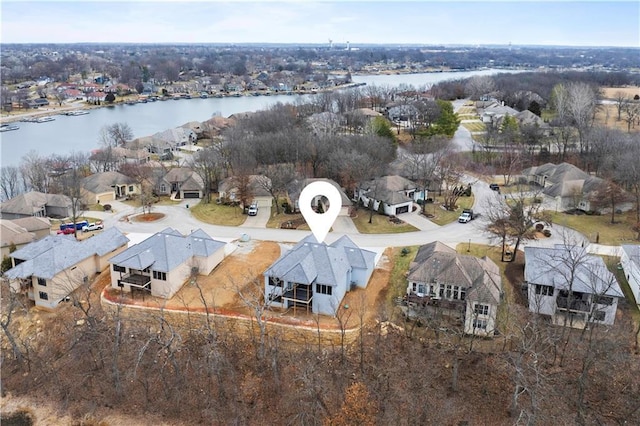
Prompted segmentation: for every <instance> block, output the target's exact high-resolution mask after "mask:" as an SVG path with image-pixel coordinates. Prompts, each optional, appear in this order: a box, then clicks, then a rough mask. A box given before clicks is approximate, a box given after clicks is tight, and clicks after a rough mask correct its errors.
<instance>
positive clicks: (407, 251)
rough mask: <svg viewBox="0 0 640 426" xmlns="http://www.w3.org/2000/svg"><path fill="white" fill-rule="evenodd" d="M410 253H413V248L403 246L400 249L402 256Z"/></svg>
mask: <svg viewBox="0 0 640 426" xmlns="http://www.w3.org/2000/svg"><path fill="white" fill-rule="evenodd" d="M409 253H411V250H410V249H409V248H408V247H403V248H402V250H400V256H402V257H404V256H406V255H408V254H409Z"/></svg>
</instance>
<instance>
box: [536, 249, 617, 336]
mask: <svg viewBox="0 0 640 426" xmlns="http://www.w3.org/2000/svg"><path fill="white" fill-rule="evenodd" d="M524 262H525V266H524V282H525V284H526V285H527V290H528V299H529V311H531V312H534V313H537V314H543V315H549V316H550V317H551V319H552V321H553V323H554V324H558V325H565V324H566V325H570V326H571V327H577V328H584V327H586V326H587V325H588V324H589V323H599V324H607V325H611V324H613V322H614V321H615V317H616V308H617V306H618V298H621V297H624V296H623V294H622V291H621V290H620V286H619V285H618V281H616V278H615V276H614V275H613V274H612V273H611V272H609V269H608V268H607V265H605V263H604V261H603V260H602V258H601V257H599V256H595V255H590V254H587V253H586V251H585V249H584V248H583V247H566V246H563V245H561V244H559V245H556V246H555V247H525V249H524Z"/></svg>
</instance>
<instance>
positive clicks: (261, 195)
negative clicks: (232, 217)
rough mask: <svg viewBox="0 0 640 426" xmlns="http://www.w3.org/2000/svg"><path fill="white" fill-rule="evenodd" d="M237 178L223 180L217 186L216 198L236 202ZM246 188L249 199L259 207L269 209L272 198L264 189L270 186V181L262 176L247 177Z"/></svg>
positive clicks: (237, 191)
mask: <svg viewBox="0 0 640 426" xmlns="http://www.w3.org/2000/svg"><path fill="white" fill-rule="evenodd" d="M238 181H239V178H237V177H235V176H231V177H228V178H225V179H223V180H222V181H221V182H220V184H219V185H218V196H219V197H220V198H223V199H224V198H228V199H229V200H231V201H233V200H238V198H239V197H238V196H237V194H238V193H239V188H238V187H239V186H240V185H239V182H238ZM247 186H248V190H249V192H250V193H251V198H252V199H253V201H255V202H256V203H257V204H258V206H259V207H262V208H271V205H272V203H273V197H272V196H271V194H270V193H269V191H267V189H266V188H268V187H270V186H271V179H269V178H268V177H267V176H264V175H249V176H247Z"/></svg>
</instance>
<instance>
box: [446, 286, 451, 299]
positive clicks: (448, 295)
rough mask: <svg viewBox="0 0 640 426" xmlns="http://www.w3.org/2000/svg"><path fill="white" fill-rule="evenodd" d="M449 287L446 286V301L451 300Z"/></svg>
mask: <svg viewBox="0 0 640 426" xmlns="http://www.w3.org/2000/svg"><path fill="white" fill-rule="evenodd" d="M451 287H452V286H450V285H447V292H446V295H447V299H451Z"/></svg>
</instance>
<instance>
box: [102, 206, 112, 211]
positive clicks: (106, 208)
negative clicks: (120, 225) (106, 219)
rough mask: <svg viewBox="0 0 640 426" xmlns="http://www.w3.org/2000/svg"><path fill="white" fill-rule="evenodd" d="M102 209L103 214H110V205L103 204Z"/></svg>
mask: <svg viewBox="0 0 640 426" xmlns="http://www.w3.org/2000/svg"><path fill="white" fill-rule="evenodd" d="M102 208H103V209H104V211H105V212H110V211H111V204H105V205H104V206H102Z"/></svg>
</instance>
